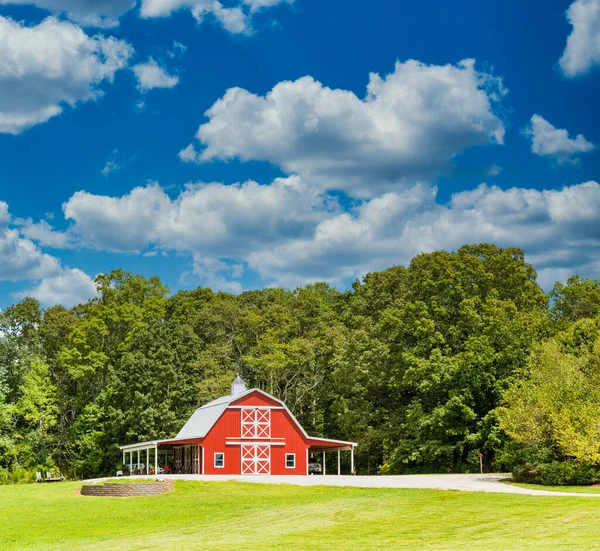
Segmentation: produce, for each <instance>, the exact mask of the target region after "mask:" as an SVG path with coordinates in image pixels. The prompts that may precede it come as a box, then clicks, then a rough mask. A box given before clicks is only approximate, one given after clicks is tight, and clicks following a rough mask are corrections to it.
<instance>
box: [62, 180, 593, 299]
mask: <svg viewBox="0 0 600 551" xmlns="http://www.w3.org/2000/svg"><path fill="white" fill-rule="evenodd" d="M63 208H64V212H65V217H66V218H68V219H69V220H71V221H72V227H71V229H70V230H69V232H70V235H71V237H72V238H74V239H76V240H77V241H78V243H79V244H80V245H81V246H87V247H91V248H95V249H99V250H108V251H120V252H142V253H145V252H150V253H151V254H157V253H163V254H164V253H165V252H167V251H175V252H177V253H184V254H188V255H189V256H190V258H191V259H192V273H194V274H195V275H196V276H197V277H200V278H201V279H202V281H203V282H204V283H205V284H207V285H211V286H213V287H215V288H218V289H222V290H228V291H231V292H239V291H240V290H241V285H240V282H239V279H240V278H241V276H242V274H243V273H244V270H251V271H252V272H254V273H257V274H258V275H259V276H260V277H261V278H262V280H263V281H264V282H265V283H267V284H275V285H283V286H286V287H294V286H295V285H302V284H305V283H308V282H311V281H315V280H325V281H328V282H330V283H332V284H334V285H345V284H347V283H348V282H349V281H350V280H352V279H354V278H357V277H360V276H362V275H364V274H365V273H366V272H368V271H372V270H378V269H383V268H386V267H388V266H390V265H394V264H402V263H404V264H405V263H408V262H409V261H410V259H411V258H412V257H413V256H414V255H416V254H419V253H421V252H429V251H434V250H439V249H445V250H454V249H457V248H459V247H460V246H462V245H464V244H465V243H478V242H492V243H495V244H497V245H499V246H503V247H521V248H523V249H524V250H525V252H526V254H527V255H528V259H529V260H530V261H532V262H533V263H534V265H535V266H536V268H538V269H539V270H540V274H541V281H542V282H543V283H544V284H545V285H546V286H548V285H550V286H551V284H552V283H553V282H554V281H553V280H552V278H553V277H557V276H559V275H560V274H561V273H563V272H565V273H566V271H568V272H571V273H573V272H577V273H580V274H582V275H587V276H593V277H598V276H600V256H599V255H598V250H600V237H598V236H599V235H600V231H599V230H600V225H599V223H598V218H597V212H598V211H599V210H600V185H599V184H598V183H596V182H587V183H583V184H579V185H573V186H568V187H565V188H563V189H560V190H541V191H540V190H535V189H524V188H512V189H508V190H502V189H500V188H498V187H496V186H489V185H486V184H482V185H481V186H479V187H478V188H476V189H473V190H469V191H462V192H459V193H456V194H454V195H453V196H452V199H451V200H450V201H449V202H448V203H447V204H440V203H438V202H437V190H436V188H435V187H432V186H430V185H428V184H426V183H420V184H414V185H413V186H412V187H405V188H403V189H402V190H399V191H396V192H387V193H384V194H383V195H381V196H379V197H376V198H373V199H370V200H365V201H362V202H357V203H356V204H355V205H354V206H352V207H351V208H350V209H349V210H347V211H345V210H344V209H342V208H341V207H340V205H339V204H338V202H337V200H336V199H334V198H333V197H331V196H329V195H327V194H322V193H320V192H319V190H318V188H314V187H311V186H309V185H307V184H306V183H304V182H303V181H302V180H301V179H300V178H298V177H289V178H285V179H279V180H276V181H275V182H274V183H273V184H272V185H270V186H260V185H258V184H256V183H255V182H247V183H244V184H238V185H234V186H224V185H222V184H195V185H189V186H187V188H186V189H185V190H184V191H182V192H181V193H180V194H179V195H178V196H177V197H175V198H171V197H169V196H168V195H167V194H166V193H165V191H164V190H163V189H162V188H160V187H159V186H158V185H157V184H149V185H147V186H146V187H143V188H136V189H134V190H132V191H131V193H129V194H127V195H124V196H122V197H106V196H100V195H92V194H89V193H87V192H79V193H77V194H75V195H74V196H73V197H71V199H70V200H69V201H68V202H67V203H65V205H64V207H63Z"/></svg>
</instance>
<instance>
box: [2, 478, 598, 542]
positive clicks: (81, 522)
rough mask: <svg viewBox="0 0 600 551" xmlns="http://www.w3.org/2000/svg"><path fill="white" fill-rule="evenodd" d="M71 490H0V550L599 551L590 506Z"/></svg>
mask: <svg viewBox="0 0 600 551" xmlns="http://www.w3.org/2000/svg"><path fill="white" fill-rule="evenodd" d="M80 486H81V485H80V483H75V482H65V483H60V484H36V485H33V484H32V485H28V486H3V487H0V519H1V520H0V549H2V551H11V550H19V551H27V550H32V549H35V550H61V551H63V550H69V551H79V550H84V549H85V550H88V551H94V550H111V551H125V550H127V551H132V550H141V549H143V550H157V551H158V550H160V551H165V550H166V551H171V550H173V549H185V550H186V551H188V550H204V549H206V550H211V551H225V550H232V549H239V550H261V551H262V550H278V549H282V550H286V551H290V550H295V549H298V550H300V549H302V550H304V549H327V550H331V549H335V550H342V551H343V550H351V549H352V550H353V549H356V550H359V549H360V550H367V549H368V550H370V549H373V550H380V549H382V550H383V549H411V550H413V549H414V550H419V551H420V550H433V549H435V550H446V551H449V550H461V551H462V550H465V549H494V550H509V551H518V550H522V549H526V550H536V551H540V550H544V549H552V550H553V551H556V550H560V549H564V550H567V549H568V550H574V549H575V550H576V549H582V550H586V551H589V550H594V549H600V541H599V540H598V538H597V536H598V526H599V525H600V499H598V500H596V499H590V498H577V497H531V496H520V495H504V494H484V493H468V492H450V491H448V492H442V491H430V490H387V489H359V488H332V487H324V486H316V487H298V486H291V485H282V486H276V485H255V484H247V483H236V482H223V483H203V482H181V481H178V482H176V486H175V492H172V493H169V494H163V495H159V496H154V497H139V498H94V497H82V496H80V495H79V494H78V490H79V488H80Z"/></svg>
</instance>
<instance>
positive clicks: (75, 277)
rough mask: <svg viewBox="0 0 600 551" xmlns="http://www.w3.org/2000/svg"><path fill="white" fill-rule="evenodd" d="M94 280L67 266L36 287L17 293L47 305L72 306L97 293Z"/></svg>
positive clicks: (16, 294)
mask: <svg viewBox="0 0 600 551" xmlns="http://www.w3.org/2000/svg"><path fill="white" fill-rule="evenodd" d="M97 294H98V293H97V290H96V285H95V284H94V280H93V279H92V278H91V277H90V276H88V275H87V274H86V273H85V272H82V271H81V270H78V269H76V268H66V269H64V270H62V271H61V272H60V273H59V274H57V275H55V276H53V277H48V278H46V279H43V280H42V281H41V282H40V283H39V284H38V285H36V286H35V287H33V288H31V289H28V290H26V291H21V292H19V293H15V295H14V296H16V297H19V298H24V297H33V298H36V299H38V300H39V301H40V302H41V303H42V304H43V305H45V306H53V305H55V304H62V305H63V306H65V307H66V308H71V307H72V306H75V305H76V304H80V303H83V302H87V301H88V300H89V299H91V298H94V297H95V296H96V295H97Z"/></svg>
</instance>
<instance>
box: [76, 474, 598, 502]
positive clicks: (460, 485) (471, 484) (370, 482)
mask: <svg viewBox="0 0 600 551" xmlns="http://www.w3.org/2000/svg"><path fill="white" fill-rule="evenodd" d="M509 476H510V475H508V474H483V475H480V474H423V475H404V476H336V475H327V476H279V475H271V476H237V475H214V476H212V475H211V476H208V475H193V474H187V475H186V474H180V475H169V476H168V477H166V478H168V479H170V480H194V481H202V482H220V481H226V480H237V481H239V482H250V483H260V484H296V485H298V486H319V485H326V486H353V487H356V488H413V489H423V490H459V491H465V492H493V493H501V494H522V495H529V496H560V497H565V496H573V497H600V493H598V494H578V493H574V492H550V491H545V490H530V489H527V488H519V487H518V486H512V485H510V484H505V483H503V482H501V480H503V479H506V478H508V477H509ZM130 478H145V479H148V478H156V477H148V476H132V477H130ZM158 478H164V477H158ZM105 480H107V479H106V478H98V479H94V480H88V481H86V482H103V481H105Z"/></svg>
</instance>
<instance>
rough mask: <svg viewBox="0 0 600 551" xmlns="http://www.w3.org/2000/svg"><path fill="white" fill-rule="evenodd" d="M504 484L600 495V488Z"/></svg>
mask: <svg viewBox="0 0 600 551" xmlns="http://www.w3.org/2000/svg"><path fill="white" fill-rule="evenodd" d="M502 482H504V483H506V484H510V485H511V486H519V488H529V489H531V490H548V491H550V492H572V493H576V494H600V486H542V485H541V484H522V483H520V482H513V481H512V480H503V481H502Z"/></svg>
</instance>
